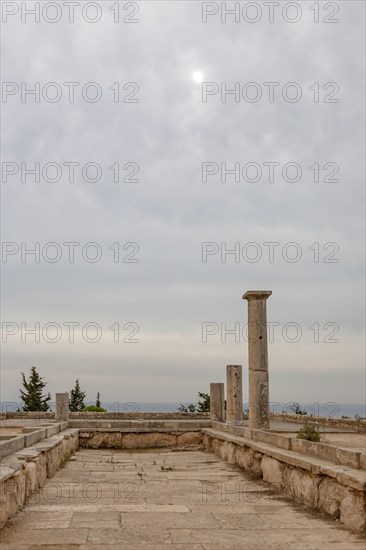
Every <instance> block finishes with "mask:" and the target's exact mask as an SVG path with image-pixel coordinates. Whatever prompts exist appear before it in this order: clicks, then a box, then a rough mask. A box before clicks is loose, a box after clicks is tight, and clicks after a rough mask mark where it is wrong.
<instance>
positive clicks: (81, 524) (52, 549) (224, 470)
mask: <svg viewBox="0 0 366 550" xmlns="http://www.w3.org/2000/svg"><path fill="white" fill-rule="evenodd" d="M1 541H2V545H1V550H105V549H107V550H121V549H126V550H163V549H164V548H167V549H170V550H225V549H227V550H229V549H230V550H240V549H246V550H267V549H268V550H269V549H279V550H284V549H288V550H305V549H306V550H309V549H313V550H323V549H324V550H353V549H355V550H364V549H365V540H364V539H363V538H362V537H361V536H359V535H354V534H351V533H350V532H348V531H346V530H344V529H342V528H340V527H339V525H338V523H337V522H334V521H330V520H325V519H323V518H322V517H320V516H319V515H318V514H316V513H314V512H311V511H308V510H307V509H305V508H303V507H300V506H298V505H296V504H294V503H292V502H290V501H288V500H287V499H284V498H281V497H280V496H278V495H275V494H274V493H273V491H272V490H271V488H270V486H269V485H268V484H266V483H264V482H262V481H258V480H254V479H252V478H250V477H249V475H247V474H246V473H244V472H243V471H242V470H240V469H238V468H236V467H234V466H231V465H229V464H226V463H225V462H223V461H221V460H220V459H218V458H217V457H216V456H215V455H212V454H208V453H205V452H200V451H186V452H184V451H179V452H171V451H168V450H149V451H134V452H127V451H121V450H107V449H105V450H80V451H78V452H77V453H76V455H75V457H73V459H72V460H71V461H69V462H68V463H67V464H66V466H65V467H64V468H63V469H61V470H60V471H59V472H58V473H57V474H56V475H55V476H54V477H53V478H52V479H49V480H48V482H47V484H46V485H45V487H44V488H43V489H41V490H40V492H39V493H38V494H36V495H34V496H33V497H32V498H31V500H30V502H29V504H28V505H27V506H26V507H25V508H24V510H23V511H22V512H20V513H19V514H18V515H17V516H16V517H15V519H14V520H13V521H12V522H11V524H10V525H8V526H7V527H6V528H5V529H3V531H2V532H1Z"/></svg>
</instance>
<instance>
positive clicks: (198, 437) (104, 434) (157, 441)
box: [79, 429, 202, 449]
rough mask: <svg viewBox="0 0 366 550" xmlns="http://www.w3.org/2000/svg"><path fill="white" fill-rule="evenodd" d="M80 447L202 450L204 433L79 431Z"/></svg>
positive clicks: (162, 430) (152, 430)
mask: <svg viewBox="0 0 366 550" xmlns="http://www.w3.org/2000/svg"><path fill="white" fill-rule="evenodd" d="M79 444H80V447H84V448H87V449H154V448H160V447H169V448H178V447H179V448H190V449H192V448H195V449H196V448H200V447H202V432H201V430H200V429H198V430H196V431H188V432H182V431H171V430H167V429H166V430H164V429H160V430H156V429H150V430H147V429H146V430H142V431H138V432H136V431H134V432H128V431H122V430H119V431H117V430H115V431H108V430H106V429H103V430H98V431H96V430H93V429H91V430H88V431H84V430H82V429H80V430H79Z"/></svg>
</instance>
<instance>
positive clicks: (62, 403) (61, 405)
mask: <svg viewBox="0 0 366 550" xmlns="http://www.w3.org/2000/svg"><path fill="white" fill-rule="evenodd" d="M55 420H56V422H64V421H65V420H66V421H67V420H69V394H68V393H67V392H65V393H56V414H55Z"/></svg>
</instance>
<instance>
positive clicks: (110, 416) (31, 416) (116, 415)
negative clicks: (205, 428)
mask: <svg viewBox="0 0 366 550" xmlns="http://www.w3.org/2000/svg"><path fill="white" fill-rule="evenodd" d="M1 414H2V419H8V418H13V419H16V420H20V421H21V420H22V419H23V420H54V419H55V413H54V412H23V411H19V412H6V413H1ZM69 418H70V420H81V419H84V420H93V419H96V420H145V419H149V420H170V419H172V418H173V419H177V420H179V419H180V420H189V419H194V420H199V419H209V418H210V413H205V412H194V413H188V412H187V413H185V412H105V413H103V412H99V413H98V412H70V416H69Z"/></svg>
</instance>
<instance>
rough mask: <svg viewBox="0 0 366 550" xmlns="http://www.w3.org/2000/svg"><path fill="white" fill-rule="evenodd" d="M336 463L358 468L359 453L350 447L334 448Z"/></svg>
mask: <svg viewBox="0 0 366 550" xmlns="http://www.w3.org/2000/svg"><path fill="white" fill-rule="evenodd" d="M336 456H337V462H338V464H343V465H344V466H350V467H351V468H357V469H359V468H360V457H361V453H360V452H357V451H354V450H352V449H340V448H338V449H336Z"/></svg>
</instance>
